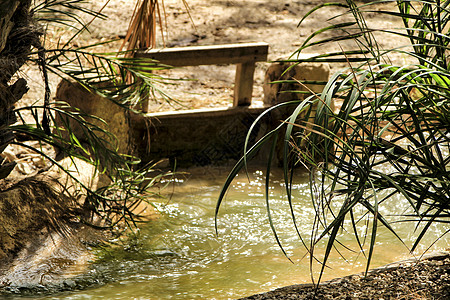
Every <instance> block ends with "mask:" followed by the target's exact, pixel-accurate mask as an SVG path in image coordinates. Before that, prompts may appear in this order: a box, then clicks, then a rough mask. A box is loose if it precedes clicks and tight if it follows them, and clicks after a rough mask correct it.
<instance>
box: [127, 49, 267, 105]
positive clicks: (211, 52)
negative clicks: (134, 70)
mask: <svg viewBox="0 0 450 300" xmlns="http://www.w3.org/2000/svg"><path fill="white" fill-rule="evenodd" d="M268 49H269V45H268V44H267V43H263V42H259V43H242V44H227V45H213V46H191V47H178V48H164V49H151V50H146V51H141V52H137V53H135V55H134V56H135V57H139V58H149V59H152V60H157V61H159V62H160V63H163V64H166V65H170V66H174V67H183V66H199V65H222V64H236V77H235V83H234V100H233V106H249V105H250V104H251V102H252V92H253V75H254V73H255V63H256V62H259V61H267V53H268Z"/></svg>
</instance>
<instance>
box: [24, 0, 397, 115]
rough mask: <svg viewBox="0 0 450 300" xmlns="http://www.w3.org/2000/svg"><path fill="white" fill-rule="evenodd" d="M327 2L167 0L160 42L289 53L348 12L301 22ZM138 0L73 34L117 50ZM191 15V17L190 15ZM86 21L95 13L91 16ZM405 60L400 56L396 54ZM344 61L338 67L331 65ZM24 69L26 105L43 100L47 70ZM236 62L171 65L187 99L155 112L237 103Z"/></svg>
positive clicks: (179, 92) (121, 3) (391, 43)
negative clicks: (256, 45) (265, 47)
mask: <svg viewBox="0 0 450 300" xmlns="http://www.w3.org/2000/svg"><path fill="white" fill-rule="evenodd" d="M323 2H324V1H321V0H303V1H294V0H246V1H243V0H235V1H232V0H187V3H188V5H189V10H188V9H187V8H186V7H185V5H184V4H183V1H182V0H164V1H163V2H161V3H164V7H162V6H161V8H160V11H161V15H162V16H165V18H163V22H162V24H163V33H162V34H161V32H159V33H158V36H157V43H158V47H163V46H164V45H165V46H166V47H180V46H191V45H216V44H227V43H240V42H261V41H262V42H267V43H269V46H270V48H269V56H268V59H269V60H277V59H286V58H289V57H290V56H291V55H292V54H293V53H294V52H295V51H296V50H297V49H298V48H299V46H300V45H301V44H302V43H303V42H304V40H305V39H306V38H307V37H308V36H309V35H310V34H311V33H313V32H314V31H315V30H318V29H319V28H321V27H323V26H326V25H327V24H330V23H331V21H329V20H328V19H329V18H330V17H331V16H332V15H337V14H340V13H343V12H345V11H344V10H343V9H338V8H332V9H326V10H323V11H318V12H316V13H314V14H313V15H312V16H311V17H310V18H308V19H307V20H306V21H305V22H303V23H302V25H301V26H300V27H298V26H297V25H298V23H299V21H300V19H301V18H302V17H303V16H304V15H305V14H306V12H308V11H309V10H311V9H312V8H313V7H315V6H317V5H319V4H321V3H323ZM135 3H136V1H131V0H111V1H110V2H109V3H108V4H107V6H105V7H104V8H103V11H102V12H103V13H104V14H105V15H106V16H107V19H104V20H102V19H96V20H94V21H93V22H92V23H91V24H90V27H89V28H90V30H89V33H88V32H85V33H84V34H82V35H81V36H80V38H77V39H76V40H74V42H73V43H72V45H74V46H86V45H90V44H94V43H97V42H104V41H109V40H117V39H118V41H116V42H113V43H110V44H107V45H106V46H102V47H100V48H98V51H117V50H118V49H119V48H120V45H121V43H122V40H121V39H122V38H123V37H124V36H125V34H126V31H127V28H128V23H129V21H130V19H131V16H132V14H133V10H134V6H135ZM104 4H105V1H98V2H97V1H92V3H91V4H90V8H92V9H95V10H100V9H102V7H103V6H104ZM376 9H393V5H392V4H380V5H379V6H377V7H376ZM191 18H192V19H191ZM367 18H368V21H369V24H371V25H372V26H373V27H378V28H379V27H391V28H393V27H396V26H400V25H401V24H399V23H396V22H398V21H395V20H394V19H389V18H386V16H384V17H383V19H381V18H379V17H378V16H377V15H376V14H374V13H368V14H367ZM84 20H85V22H90V21H91V17H88V16H85V17H84ZM71 34H72V32H70V31H67V30H63V29H51V30H49V38H48V39H47V40H48V41H47V47H49V48H50V47H53V46H54V45H55V44H56V41H58V39H59V38H61V39H62V40H64V39H67V38H68V37H69V36H70V35H71ZM380 43H381V46H382V47H384V48H389V47H395V46H397V45H398V44H399V40H397V39H383V38H382V39H380ZM352 46H354V45H353V44H352V42H342V43H340V44H339V45H338V44H336V45H333V46H330V45H327V47H315V48H311V49H307V50H305V53H326V52H330V51H338V50H339V49H340V47H342V48H344V49H347V48H350V47H352ZM394 59H395V60H397V61H398V62H399V63H402V62H401V61H402V58H401V57H394ZM268 65H269V64H268V63H258V64H257V69H256V72H255V84H254V92H253V96H254V100H255V101H254V103H258V101H261V99H262V97H263V89H262V85H263V79H264V74H265V71H266V69H267V67H268ZM343 66H344V65H343V64H333V65H331V69H332V70H336V69H339V68H341V67H343ZM23 73H24V74H25V75H26V76H28V78H29V85H30V87H31V91H30V92H29V93H28V95H27V96H26V98H25V103H28V104H29V103H33V102H34V101H36V100H40V99H42V97H43V96H42V91H43V87H42V80H41V75H40V74H39V72H38V70H37V69H36V68H35V67H27V68H24V70H23ZM234 74H235V67H234V66H231V65H230V66H199V67H186V68H182V69H176V70H172V71H170V72H166V73H164V74H163V75H164V76H167V77H170V78H174V79H187V80H185V81H181V82H178V83H177V84H176V85H169V86H165V87H164V89H165V90H166V91H167V92H168V93H169V94H170V95H171V96H172V97H173V98H175V99H176V100H179V101H181V102H182V105H174V106H172V107H171V106H168V105H164V104H163V102H156V103H152V105H151V107H150V111H159V110H170V109H189V108H200V107H216V106H230V105H231V103H232V95H233V85H234ZM58 82H59V78H57V77H54V76H53V77H52V80H51V88H52V90H53V92H54V91H55V89H56V86H57V83H58Z"/></svg>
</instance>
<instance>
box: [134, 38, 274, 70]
mask: <svg viewBox="0 0 450 300" xmlns="http://www.w3.org/2000/svg"><path fill="white" fill-rule="evenodd" d="M268 49H269V45H268V44H267V43H264V42H258V43H242V44H227V45H212V46H191V47H177V48H164V49H151V50H147V51H145V52H137V53H136V54H135V57H139V58H148V59H153V60H157V61H159V62H161V63H163V64H167V65H171V66H174V67H181V66H198V65H221V64H239V63H245V62H250V61H253V62H255V61H267V53H268Z"/></svg>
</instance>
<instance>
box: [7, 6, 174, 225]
mask: <svg viewBox="0 0 450 300" xmlns="http://www.w3.org/2000/svg"><path fill="white" fill-rule="evenodd" d="M86 2H88V1H86V0H50V1H47V0H46V1H35V2H34V7H32V9H31V15H32V16H33V17H34V18H35V19H36V22H37V23H38V25H46V26H47V29H48V28H49V27H50V26H52V25H55V24H56V25H58V26H63V27H65V28H68V29H70V30H74V34H73V36H72V37H71V38H70V39H69V40H68V41H67V42H65V43H59V44H58V46H57V47H56V48H55V49H46V48H45V47H44V45H41V44H37V45H33V46H34V47H35V49H36V52H33V53H31V54H30V55H29V57H28V59H29V62H31V63H35V64H37V65H39V66H40V68H41V72H42V74H43V78H44V84H45V87H44V90H45V99H44V104H43V105H31V106H29V107H22V108H19V109H16V111H15V113H16V114H17V115H18V117H19V119H20V120H22V122H21V123H19V124H15V125H12V126H10V129H11V130H12V131H13V132H15V133H20V134H22V135H26V136H28V137H29V138H31V139H35V140H38V141H39V142H40V143H41V147H39V148H33V147H30V146H28V145H27V144H25V143H22V142H20V141H15V142H13V144H18V145H21V146H23V147H27V148H30V149H31V150H33V151H35V152H37V153H39V154H41V155H43V156H44V157H45V158H47V159H48V160H50V161H51V162H52V163H53V164H55V165H57V166H59V167H60V168H61V169H63V171H64V172H66V173H67V175H69V176H70V177H72V178H73V179H74V180H75V181H77V182H78V183H79V184H80V185H81V187H82V188H83V190H84V194H85V195H86V200H87V201H86V203H85V206H86V208H88V209H89V210H91V212H92V213H94V214H96V215H97V216H98V217H100V218H101V219H102V220H103V221H104V222H103V223H102V226H106V227H110V228H112V227H114V226H115V224H116V223H118V222H122V221H125V223H126V224H127V225H130V226H136V222H137V221H138V220H139V218H138V216H136V215H135V214H134V212H133V209H134V208H136V206H138V205H139V203H140V202H142V201H145V198H144V197H143V195H144V193H149V192H148V189H149V188H150V187H152V186H153V185H155V184H157V183H158V182H159V180H160V179H161V178H162V177H164V176H166V175H168V174H164V173H158V172H156V170H155V165H154V164H149V165H146V166H142V165H141V162H140V160H139V159H138V158H136V157H132V156H129V155H125V154H120V153H118V152H117V149H116V147H115V146H114V145H113V146H111V140H113V141H114V139H115V137H114V136H113V135H112V134H111V133H110V132H108V131H107V130H105V129H104V128H102V127H100V126H99V125H96V124H98V123H99V122H96V123H95V122H93V120H96V121H100V123H102V122H103V123H104V121H103V120H101V119H99V118H98V117H96V116H91V115H87V114H85V113H83V112H82V111H80V110H78V109H76V108H74V107H70V106H68V105H67V104H65V103H60V102H57V103H52V102H51V101H50V88H49V83H48V74H49V73H53V74H56V75H58V76H60V77H61V78H63V79H71V80H73V81H76V82H78V83H79V84H80V85H81V86H82V87H85V88H86V89H88V90H90V91H93V92H95V93H97V94H99V95H101V96H104V97H106V98H108V99H110V100H111V101H112V105H119V106H121V107H122V108H124V109H125V110H129V111H132V112H133V113H138V114H139V113H141V112H140V111H139V110H138V109H137V107H138V104H139V102H140V101H141V99H142V98H145V97H142V96H143V95H148V94H149V93H150V94H154V95H155V94H159V96H161V97H163V98H165V99H168V97H167V96H166V95H165V94H164V92H162V91H161V90H159V88H158V85H159V84H161V83H164V80H163V79H162V78H160V77H158V76H156V75H154V74H153V73H152V71H154V70H158V69H161V68H167V66H162V65H158V64H157V63H156V62H148V60H147V61H142V60H139V59H133V58H123V57H122V56H121V55H120V54H121V53H95V52H94V51H93V49H92V48H93V47H95V46H98V45H91V46H88V47H77V48H74V47H73V46H71V44H70V42H71V41H72V40H73V39H74V38H75V37H76V36H78V35H79V34H80V33H81V32H83V31H84V30H87V29H88V27H87V25H88V24H86V23H85V22H83V20H82V18H81V15H82V14H84V15H87V16H89V17H91V18H105V17H106V16H104V15H103V14H101V12H95V11H92V10H90V9H87V8H85V7H84V6H83V5H84V4H85V3H86ZM44 38H45V34H44ZM122 54H123V53H122ZM24 112H29V113H31V115H32V117H33V119H34V122H33V123H31V124H30V123H28V124H27V123H25V121H24V118H23V117H22V114H23V113H24ZM57 115H58V116H59V117H60V118H59V119H60V120H61V122H59V124H58V126H56V122H55V116H57ZM74 122H75V123H76V124H77V125H78V126H79V127H80V128H81V130H82V131H83V133H84V138H85V139H86V141H87V145H86V144H82V143H80V141H79V140H78V138H77V137H76V136H75V134H74V132H73V128H72V126H73V125H71V124H74ZM104 127H106V126H104ZM44 144H46V145H50V146H52V147H54V148H56V149H58V151H60V152H61V153H62V154H63V155H64V156H66V157H70V158H71V159H72V161H74V160H73V159H74V158H79V159H81V160H83V161H85V162H88V163H89V164H92V165H93V166H94V167H95V168H96V170H97V173H98V174H105V175H106V176H108V177H109V179H110V180H111V184H110V185H108V186H105V187H101V188H99V189H97V190H92V189H90V188H89V187H87V186H85V185H83V184H82V183H81V182H80V181H78V180H77V178H76V177H75V176H73V174H72V173H71V172H70V171H68V170H66V169H65V168H64V167H63V166H62V165H60V164H59V162H58V161H56V160H55V158H53V157H50V156H49V155H48V154H47V153H45V151H44V150H43V149H45V148H44V147H42V146H43V145H44ZM146 196H148V194H147V195H146ZM81 221H85V222H90V221H89V220H81ZM91 225H92V224H91Z"/></svg>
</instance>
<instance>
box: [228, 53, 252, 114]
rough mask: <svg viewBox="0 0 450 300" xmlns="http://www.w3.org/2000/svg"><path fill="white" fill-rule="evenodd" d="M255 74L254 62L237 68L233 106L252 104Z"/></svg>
mask: <svg viewBox="0 0 450 300" xmlns="http://www.w3.org/2000/svg"><path fill="white" fill-rule="evenodd" d="M254 74H255V62H254V61H251V62H245V63H242V64H238V65H237V66H236V79H235V80H234V100H233V106H250V104H252V93H253V75H254Z"/></svg>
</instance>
